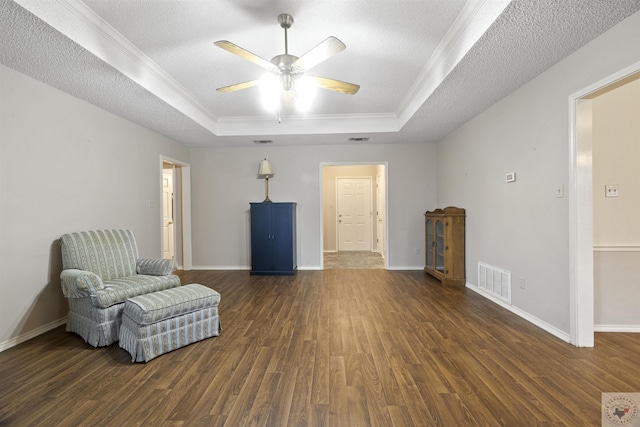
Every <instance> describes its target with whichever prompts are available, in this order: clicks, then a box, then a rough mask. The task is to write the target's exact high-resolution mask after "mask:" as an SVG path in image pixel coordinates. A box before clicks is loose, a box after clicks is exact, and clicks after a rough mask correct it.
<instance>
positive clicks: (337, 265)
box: [324, 252, 384, 270]
mask: <svg viewBox="0 0 640 427" xmlns="http://www.w3.org/2000/svg"><path fill="white" fill-rule="evenodd" d="M324 269H325V270H329V269H384V258H382V256H381V255H380V254H379V253H376V252H332V253H325V254H324Z"/></svg>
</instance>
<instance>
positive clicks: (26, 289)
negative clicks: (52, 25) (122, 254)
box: [0, 65, 189, 349]
mask: <svg viewBox="0 0 640 427" xmlns="http://www.w3.org/2000/svg"><path fill="white" fill-rule="evenodd" d="M0 102H1V104H0V203H1V204H0V272H1V274H0V295H1V298H0V349H2V347H3V346H10V345H11V343H15V341H16V340H17V341H20V340H21V339H22V338H24V337H25V336H29V335H30V334H34V333H38V331H39V332H42V331H43V330H46V329H47V328H49V327H51V326H53V325H55V324H57V323H60V320H61V319H64V317H65V316H66V315H67V303H66V300H65V299H64V298H63V296H62V292H61V290H60V280H59V274H60V271H61V269H62V266H61V264H62V262H61V259H60V248H59V245H58V243H57V239H58V238H59V237H60V235H61V234H63V233H66V232H70V231H79V230H87V229H96V228H115V227H121V228H130V229H133V230H134V232H135V233H136V237H137V241H138V246H139V249H140V252H141V255H144V256H160V253H161V244H160V208H161V206H162V204H161V203H160V174H161V172H160V155H161V154H162V155H166V156H168V157H171V158H175V159H180V160H183V161H185V162H187V161H188V159H189V153H188V150H187V149H186V148H185V147H183V146H182V145H180V144H177V143H175V142H173V141H171V140H169V139H167V138H165V137H163V136H160V135H158V134H156V133H154V132H151V131H149V130H147V129H144V128H142V127H140V126H138V125H135V124H133V123H131V122H128V121H126V120H123V119H121V118H119V117H117V116H114V115H113V114H110V113H107V112H105V111H103V110H101V109H99V108H97V107H94V106H92V105H90V104H88V103H86V102H84V101H80V100H78V99H77V98H74V97H72V96H70V95H67V94H65V93H63V92H61V91H59V90H57V89H53V88H51V87H49V86H46V85H45V84H43V83H40V82H38V81H36V80H34V79H31V78H30V77H27V76H25V75H22V74H19V73H17V72H15V71H13V70H11V69H9V68H6V67H4V66H2V65H0ZM149 200H152V201H154V203H155V207H154V208H149V207H148V201H149Z"/></svg>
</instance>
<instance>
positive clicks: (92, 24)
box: [15, 0, 217, 134]
mask: <svg viewBox="0 0 640 427" xmlns="http://www.w3.org/2000/svg"><path fill="white" fill-rule="evenodd" d="M15 2H16V3H17V4H19V5H20V6H22V7H23V8H24V9H26V10H27V11H29V12H30V13H32V14H33V15H35V16H36V17H38V18H39V19H41V20H42V21H44V22H46V23H47V24H48V25H50V26H51V27H52V28H54V29H55V30H57V31H58V32H60V33H61V34H63V35H64V36H66V37H68V38H69V39H71V40H72V41H74V42H75V43H77V44H78V45H79V46H81V47H82V48H84V49H86V50H87V51H89V52H90V53H91V54H92V55H94V56H96V57H97V58H99V59H101V60H102V61H104V62H105V63H107V64H108V65H110V66H111V67H113V68H114V69H116V70H118V71H119V72H121V73H122V74H124V75H125V76H127V77H128V78H129V79H131V80H132V81H134V82H136V83H137V84H139V85H140V86H142V87H143V88H145V89H146V90H148V91H149V92H150V93H152V94H153V95H155V96H157V97H158V98H160V99H162V100H163V101H164V102H166V103H167V104H169V105H170V106H172V107H173V108H175V109H176V110H178V111H180V112H181V113H182V114H184V115H186V116H187V117H189V118H191V119H192V120H193V121H195V122H196V123H198V124H199V125H201V126H203V127H204V128H206V129H207V130H209V131H210V132H212V133H214V134H215V133H216V132H217V119H216V118H215V117H214V116H213V115H212V114H211V113H210V112H209V111H208V110H207V109H206V108H205V107H204V106H203V105H202V104H200V102H198V100H197V99H196V98H195V97H194V96H193V95H191V94H190V93H189V92H188V91H187V90H186V89H185V88H184V87H183V86H182V85H181V84H180V83H178V81H176V80H175V79H174V78H173V77H171V76H170V75H169V74H168V73H167V72H166V71H164V70H163V69H162V68H161V67H159V66H158V65H157V64H156V63H155V62H153V61H152V60H151V58H149V57H148V56H147V55H145V54H144V52H142V51H141V50H140V49H138V48H137V47H136V46H135V45H133V44H132V43H131V42H130V41H129V40H127V39H126V38H125V37H124V36H123V35H122V34H120V33H119V32H118V31H117V30H115V29H114V28H113V27H112V26H111V25H109V24H108V23H107V22H106V21H105V20H104V19H102V18H101V17H100V16H99V15H98V14H96V13H95V12H94V11H93V10H92V9H90V8H89V7H88V6H87V5H85V4H84V3H83V2H82V1H79V0H47V1H42V0H15Z"/></svg>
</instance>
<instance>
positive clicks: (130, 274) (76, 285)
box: [60, 230, 180, 347]
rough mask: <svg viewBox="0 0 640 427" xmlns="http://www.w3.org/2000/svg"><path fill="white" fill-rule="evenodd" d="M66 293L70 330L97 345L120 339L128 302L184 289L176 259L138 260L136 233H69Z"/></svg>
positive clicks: (63, 275)
mask: <svg viewBox="0 0 640 427" xmlns="http://www.w3.org/2000/svg"><path fill="white" fill-rule="evenodd" d="M60 244H61V248H62V268H63V270H62V273H61V274H60V279H61V282H62V292H63V293H64V296H65V297H67V298H68V299H69V317H68V320H67V331H69V332H75V333H76V334H78V335H80V336H81V337H82V338H84V340H85V341H86V342H87V343H89V344H91V345H92V346H94V347H102V346H107V345H110V344H113V343H114V342H116V341H118V334H119V329H120V324H121V322H122V310H123V308H124V303H125V301H126V300H127V298H131V297H134V296H137V295H142V294H147V293H151V292H156V291H161V290H164V289H169V288H173V287H176V286H180V278H179V277H178V276H175V275H172V274H171V272H172V271H173V270H175V262H174V261H173V260H164V259H148V258H140V257H139V256H138V247H137V245H136V240H135V237H134V234H133V232H132V231H131V230H95V231H82V232H76V233H70V234H65V235H63V236H62V237H61V238H60Z"/></svg>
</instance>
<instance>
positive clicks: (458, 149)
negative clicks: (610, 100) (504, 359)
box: [437, 13, 640, 333]
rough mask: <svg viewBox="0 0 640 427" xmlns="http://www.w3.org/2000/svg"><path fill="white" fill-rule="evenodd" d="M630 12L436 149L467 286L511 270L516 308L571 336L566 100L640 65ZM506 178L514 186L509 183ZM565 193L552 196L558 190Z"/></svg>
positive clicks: (443, 198) (443, 199)
mask: <svg viewBox="0 0 640 427" xmlns="http://www.w3.org/2000/svg"><path fill="white" fill-rule="evenodd" d="M639 39H640V13H636V14H635V15H632V16H631V17H630V18H628V19H626V20H625V21H623V22H622V23H620V24H619V25H617V26H615V27H614V28H613V29H611V30H610V31H608V32H606V33H605V34H603V35H602V36H600V37H598V38H597V39H595V40H593V41H592V42H591V43H589V44H587V45H586V46H584V47H583V48H582V49H580V50H578V51H577V52H575V53H574V54H572V55H570V56H569V57H567V58H565V59H564V60H562V61H560V62H559V63H558V64H556V65H555V66H554V67H552V68H551V69H549V70H548V71H546V72H544V73H542V74H541V75H539V76H538V77H537V78H535V79H533V80H532V81H530V82H529V83H527V84H525V85H524V86H522V87H521V88H520V89H518V90H516V91H515V92H513V93H512V94H510V95H509V96H507V97H505V98H504V99H502V100H501V101H499V102H497V103H496V104H494V105H493V106H492V107H491V108H489V109H487V110H486V111H484V112H483V113H481V114H479V115H478V116H476V117H475V118H474V119H472V120H470V121H469V122H467V123H466V124H465V125H463V126H462V127H460V128H459V129H458V130H456V131H455V132H453V133H452V134H450V135H448V136H447V137H446V138H444V139H443V140H441V141H440V142H438V148H437V150H438V154H437V156H438V174H437V176H438V179H437V182H438V188H437V194H438V205H440V206H447V205H455V206H459V207H463V208H466V209H467V223H466V224H467V228H466V231H467V234H466V242H467V253H466V255H467V256H466V269H467V280H468V282H470V283H471V284H475V285H477V273H476V272H477V263H478V262H479V261H483V262H486V263H489V264H491V265H494V266H496V267H500V268H503V269H506V270H509V271H511V273H512V278H514V283H517V278H518V277H524V280H525V289H520V288H519V287H518V286H513V294H512V304H513V306H515V307H517V308H518V309H519V310H522V311H524V312H525V313H528V314H529V315H531V316H533V317H535V318H537V319H539V320H540V321H541V322H543V323H546V324H547V325H549V327H550V328H552V329H553V328H555V329H556V330H558V331H560V332H563V333H568V332H569V326H570V325H569V308H570V307H569V194H568V192H569V191H570V189H569V185H568V184H569V147H570V141H569V125H570V123H569V122H570V119H569V104H568V102H569V96H570V95H571V94H573V93H575V92H577V91H579V90H581V89H583V88H585V87H587V86H590V85H592V84H594V83H595V82H598V81H599V80H601V79H603V78H605V77H607V76H609V75H611V74H613V73H615V72H617V71H619V70H621V69H623V68H625V67H628V66H630V65H631V64H634V63H636V62H638V61H640V45H639V44H638V40H639ZM507 172H516V175H517V181H516V182H514V183H506V182H505V174H506V173H507ZM558 185H562V186H563V187H564V189H565V197H564V198H556V194H555V189H556V186H558Z"/></svg>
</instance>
